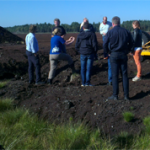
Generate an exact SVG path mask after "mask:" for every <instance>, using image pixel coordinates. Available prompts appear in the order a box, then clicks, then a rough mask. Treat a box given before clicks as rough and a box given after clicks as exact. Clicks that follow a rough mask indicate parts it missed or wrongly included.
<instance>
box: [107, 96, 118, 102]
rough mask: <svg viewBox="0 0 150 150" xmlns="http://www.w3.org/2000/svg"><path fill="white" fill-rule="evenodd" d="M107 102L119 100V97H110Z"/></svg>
mask: <svg viewBox="0 0 150 150" xmlns="http://www.w3.org/2000/svg"><path fill="white" fill-rule="evenodd" d="M106 100H107V101H108V100H118V97H115V96H113V95H112V96H110V97H108V98H107V99H106Z"/></svg>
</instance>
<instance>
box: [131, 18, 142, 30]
mask: <svg viewBox="0 0 150 150" xmlns="http://www.w3.org/2000/svg"><path fill="white" fill-rule="evenodd" d="M132 27H133V29H136V28H139V29H140V28H141V26H140V22H139V21H137V20H135V21H133V22H132Z"/></svg>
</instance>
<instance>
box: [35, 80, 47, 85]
mask: <svg viewBox="0 0 150 150" xmlns="http://www.w3.org/2000/svg"><path fill="white" fill-rule="evenodd" d="M44 84H45V82H41V81H39V82H36V83H35V85H44Z"/></svg>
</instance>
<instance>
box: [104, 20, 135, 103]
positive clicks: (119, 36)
mask: <svg viewBox="0 0 150 150" xmlns="http://www.w3.org/2000/svg"><path fill="white" fill-rule="evenodd" d="M112 25H113V29H111V30H110V31H108V33H107V34H106V36H105V40H104V43H103V47H104V52H105V53H107V54H110V63H111V69H112V84H113V95H112V96H111V97H109V98H108V99H107V100H118V94H119V85H118V84H119V83H118V75H119V68H121V71H122V77H123V90H124V100H129V81H128V74H127V61H128V57H127V54H128V53H129V52H130V51H131V50H132V49H133V44H134V41H133V38H132V36H131V33H130V32H129V31H127V30H126V29H124V28H122V27H120V18H119V17H114V18H113V19H112ZM109 44H110V50H109V48H108V45H109Z"/></svg>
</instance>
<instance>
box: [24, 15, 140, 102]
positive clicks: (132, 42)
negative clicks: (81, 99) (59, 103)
mask: <svg viewBox="0 0 150 150" xmlns="http://www.w3.org/2000/svg"><path fill="white" fill-rule="evenodd" d="M54 24H55V27H54V28H53V31H52V35H51V36H52V37H51V41H50V43H51V49H50V53H49V60H50V71H49V74H48V84H52V83H53V82H52V81H53V79H54V77H55V72H56V68H57V63H58V61H60V60H64V61H68V64H69V66H70V68H71V69H72V73H76V70H75V67H74V62H73V60H72V58H71V57H70V55H68V54H67V53H66V46H67V45H70V44H72V43H73V42H74V41H75V37H72V36H71V37H70V38H69V39H68V40H64V36H65V35H66V31H65V29H64V28H63V27H62V26H60V20H59V19H55V20H54ZM132 26H133V29H134V32H133V35H132V34H131V33H130V32H129V31H127V30H126V29H124V28H122V27H121V26H120V18H119V17H113V19H112V23H111V22H109V21H107V17H103V22H102V23H101V24H100V27H99V30H100V34H101V35H102V38H103V49H104V59H107V60H108V85H113V95H112V96H111V97H109V98H108V100H118V94H119V86H118V84H119V83H118V75H119V70H121V74H122V79H123V89H124V100H129V81H128V74H127V60H128V57H127V54H128V53H130V54H131V55H133V57H134V60H135V63H136V65H137V75H136V76H135V77H134V78H133V79H132V81H139V80H141V63H140V54H141V52H142V31H141V30H140V23H139V22H138V21H134V22H133V23H132ZM35 33H36V26H35V25H31V26H30V28H29V34H27V36H26V38H25V41H26V54H27V56H28V62H29V67H28V72H29V83H30V84H31V83H33V81H34V79H33V74H34V72H33V71H34V66H35V68H36V83H35V84H36V85H42V84H44V82H41V76H40V63H39V56H38V51H39V48H38V42H37V39H36V37H35ZM75 48H76V50H77V51H78V52H79V54H80V62H81V79H82V84H81V86H82V87H84V86H93V85H92V84H91V83H90V77H91V71H92V66H93V61H94V59H98V57H97V50H98V42H97V37H96V34H95V30H94V28H93V26H92V24H90V23H89V21H88V19H87V18H84V20H83V22H82V23H81V26H80V33H79V35H78V37H77V39H76V44H75Z"/></svg>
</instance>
